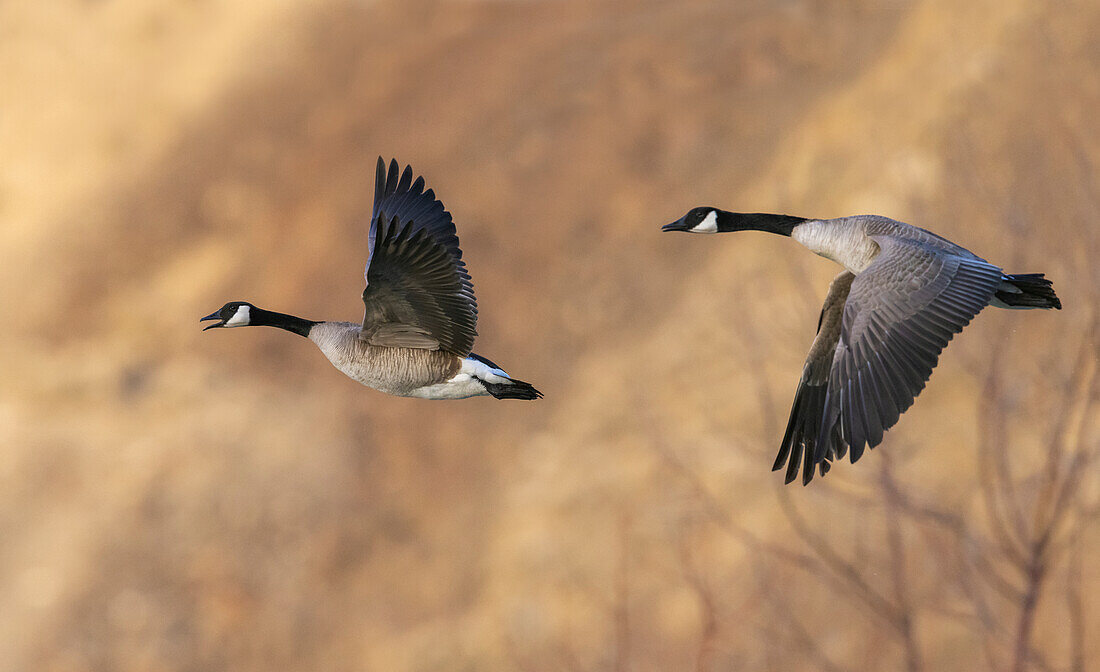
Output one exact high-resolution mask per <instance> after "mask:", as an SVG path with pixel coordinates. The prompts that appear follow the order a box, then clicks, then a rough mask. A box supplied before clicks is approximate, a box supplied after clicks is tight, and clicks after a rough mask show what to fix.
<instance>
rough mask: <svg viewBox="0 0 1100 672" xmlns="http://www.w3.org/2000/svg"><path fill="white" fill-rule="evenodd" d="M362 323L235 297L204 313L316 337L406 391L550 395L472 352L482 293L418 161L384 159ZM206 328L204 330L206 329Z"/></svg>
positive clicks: (359, 369) (350, 363) (394, 390)
mask: <svg viewBox="0 0 1100 672" xmlns="http://www.w3.org/2000/svg"><path fill="white" fill-rule="evenodd" d="M365 275H366V281H367V288H366V289H365V290H363V303H364V304H365V305H366V313H365V314H364V316H363V323H362V324H354V323H352V322H315V321H313V320H306V319H303V318H300V317H295V316H293V315H285V314H283V313H276V312H272V311H268V310H263V309H262V308H257V307H256V306H254V305H252V304H251V303H248V302H247V301H231V302H229V303H227V304H225V305H224V306H222V307H221V308H220V309H218V310H217V311H215V312H213V313H211V314H209V315H207V316H206V317H204V318H202V319H201V320H200V321H206V320H217V322H216V323H215V324H212V325H210V326H208V327H206V329H213V328H215V327H249V326H268V327H277V328H279V329H285V330H286V331H289V332H291V333H294V334H298V335H299V336H305V337H306V338H308V339H309V340H311V341H313V342H314V343H315V344H316V345H317V347H318V348H320V350H321V352H323V353H324V355H325V357H328V359H329V361H330V362H332V364H333V366H335V367H336V368H337V369H339V370H340V371H342V372H343V373H344V374H346V375H347V376H348V377H349V378H351V379H353V380H355V381H357V382H359V383H362V384H363V385H366V386H367V387H372V388H374V389H376V390H380V391H382V392H386V393H388V394H393V395H397V396H402V397H419V398H422V399H464V398H466V397H476V396H481V395H492V396H493V397H496V398H497V399H537V398H541V397H542V393H540V392H539V391H538V390H536V389H535V388H534V387H533V386H532V385H531V384H530V383H525V382H523V381H522V380H516V379H515V378H512V377H510V376H509V375H508V374H507V373H505V372H504V371H503V370H502V369H501V368H500V367H499V366H497V365H496V364H494V363H492V362H491V361H489V360H488V359H486V358H484V357H481V356H479V355H475V354H473V353H472V352H471V350H472V348H473V345H474V337H475V336H476V335H477V330H476V326H477V300H476V299H475V298H474V287H473V284H472V283H471V282H470V275H469V274H468V273H467V272H466V263H465V262H464V261H462V250H460V249H459V247H458V235H457V234H456V232H455V225H454V223H453V222H452V221H451V215H450V213H449V212H447V210H446V209H444V207H443V204H442V203H440V202H439V201H438V200H437V199H436V197H435V193H434V192H433V191H432V190H431V189H428V190H427V191H425V190H424V178H422V177H417V178H416V181H415V182H414V181H413V179H412V168H411V167H408V166H406V167H405V170H404V171H403V172H400V174H399V171H398V165H397V162H396V161H393V160H391V161H390V165H389V170H388V171H387V170H386V165H385V162H384V161H382V158H381V157H379V158H378V169H377V177H376V179H375V191H374V210H373V213H372V215H371V222H370V229H369V231H368V233H367V266H366V272H365ZM206 329H203V331H206Z"/></svg>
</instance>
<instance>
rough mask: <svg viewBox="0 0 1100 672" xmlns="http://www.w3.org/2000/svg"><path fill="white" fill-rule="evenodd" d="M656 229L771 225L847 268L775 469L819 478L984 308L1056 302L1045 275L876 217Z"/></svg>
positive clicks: (697, 215) (875, 431)
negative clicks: (1015, 270) (1011, 268)
mask: <svg viewBox="0 0 1100 672" xmlns="http://www.w3.org/2000/svg"><path fill="white" fill-rule="evenodd" d="M662 230H663V231H687V232H690V233H726V232H729V231H768V232H770V233H776V234H779V235H782V236H790V237H791V238H794V239H795V240H796V241H797V242H799V243H801V244H802V245H803V246H805V247H806V248H808V249H809V250H810V251H811V252H814V253H815V254H818V255H820V256H822V257H825V258H826V259H832V260H833V261H835V262H837V263H838V264H840V265H841V266H843V267H844V269H845V270H844V271H842V272H841V273H840V275H838V276H836V278H835V279H834V280H833V282H832V284H831V285H830V286H829V292H828V294H827V295H826V297H825V305H824V306H823V307H822V309H821V317H820V319H819V320H818V324H817V337H816V338H815V339H814V342H813V345H812V346H810V354H809V356H808V357H807V359H806V365H805V366H804V367H803V369H802V379H801V381H800V382H799V384H798V390H797V392H796V393H795V396H794V404H793V406H792V408H791V417H790V420H789V421H788V423H787V431H786V432H785V433H784V435H783V442H782V444H781V445H780V448H779V455H778V456H777V457H776V459H775V464H774V465H773V466H772V469H773V470H776V469H780V468H782V467H783V465H784V464H786V466H787V475H786V482H787V483H790V482H791V481H793V480H794V479H795V477H796V476H797V475H798V469H799V464H800V463H801V464H802V483H803V484H806V483H809V482H810V480H811V479H812V478H813V477H814V467H815V465H820V468H821V474H822V475H824V474H825V472H827V471H828V469H829V466H830V462H831V461H832V460H834V459H839V458H841V457H844V453H845V452H846V451H847V450H848V449H849V448H851V451H852V452H851V461H852V462H855V461H856V460H858V459H859V458H860V456H861V455H863V450H864V446H866V447H868V448H874V447H875V446H877V445H878V444H879V443H880V442H881V441H882V433H883V432H884V431H885V430H887V429H889V428H890V427H892V426H893V425H894V423H896V422H897V421H898V416H900V415H901V414H902V413H903V412H905V410H906V409H907V408H909V406H910V405H912V403H913V399H914V398H915V397H916V396H917V395H918V394H919V393H920V391H921V390H922V389H923V388H924V384H925V382H926V381H927V380H928V377H929V376H930V375H931V374H932V369H933V368H934V367H935V366H936V361H937V360H938V359H939V355H940V352H941V351H942V350H943V348H944V347H945V346H946V345H947V342H948V341H950V340H951V338H952V336H954V335H955V334H957V333H958V332H960V331H962V329H963V327H965V326H966V325H967V324H968V323H969V322H970V320H971V319H973V317H974V316H975V315H977V314H978V312H979V311H981V309H982V308H985V307H986V306H988V305H993V306H997V307H998V308H1057V309H1061V307H1062V303H1061V301H1059V300H1058V297H1057V296H1055V294H1054V289H1053V287H1052V286H1051V282H1050V281H1049V280H1047V279H1046V278H1044V277H1043V274H1042V273H1027V274H1023V275H1006V274H1005V273H1004V272H1003V271H1002V270H1001V269H1000V268H998V267H996V266H994V265H993V264H990V263H989V262H987V261H986V260H984V259H982V258H980V257H978V256H976V255H975V254H973V253H972V252H970V251H969V250H967V249H965V248H962V247H960V246H958V245H956V244H954V243H952V242H951V241H949V240H946V239H944V238H941V237H939V236H937V235H936V234H934V233H931V232H928V231H925V230H924V229H919V228H917V227H915V226H910V225H909V224H905V223H903V222H898V221H895V220H893V219H889V218H887V217H880V216H877V215H857V216H855V217H841V218H839V219H824V220H822V219H806V218H803V217H791V216H788V215H769V214H762V213H751V214H745V213H739V212H726V211H724V210H719V209H717V208H709V207H702V208H694V209H692V210H690V211H688V213H687V214H686V215H684V216H683V217H681V218H680V219H679V220H677V221H675V222H673V223H671V224H666V225H665V226H664V227H663V228H662Z"/></svg>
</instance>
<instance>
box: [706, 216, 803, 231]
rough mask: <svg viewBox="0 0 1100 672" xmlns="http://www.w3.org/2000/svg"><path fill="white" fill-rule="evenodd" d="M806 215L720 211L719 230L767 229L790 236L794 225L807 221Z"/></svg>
mask: <svg viewBox="0 0 1100 672" xmlns="http://www.w3.org/2000/svg"><path fill="white" fill-rule="evenodd" d="M805 221H806V218H805V217H792V216H791V215H771V214H768V213H764V212H725V211H723V210H719V211H718V232H719V233H726V232H729V231H766V232H768V233H775V234H778V235H780V236H789V235H791V231H793V230H794V227H796V226H798V225H799V224H801V223H802V222H805Z"/></svg>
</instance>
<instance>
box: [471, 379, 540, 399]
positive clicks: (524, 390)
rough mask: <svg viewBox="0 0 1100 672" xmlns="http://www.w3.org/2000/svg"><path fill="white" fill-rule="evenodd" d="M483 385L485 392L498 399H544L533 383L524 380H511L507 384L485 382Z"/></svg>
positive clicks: (482, 382)
mask: <svg viewBox="0 0 1100 672" xmlns="http://www.w3.org/2000/svg"><path fill="white" fill-rule="evenodd" d="M481 384H482V385H484V386H485V390H486V391H487V392H488V393H489V394H491V395H493V396H494V397H496V398H497V399H524V400H528V401H530V400H532V399H542V392H539V391H538V390H536V389H535V386H534V385H532V384H531V383H525V382H523V381H522V380H514V379H511V378H509V379H508V382H506V383H487V382H485V381H484V380H482V381H481Z"/></svg>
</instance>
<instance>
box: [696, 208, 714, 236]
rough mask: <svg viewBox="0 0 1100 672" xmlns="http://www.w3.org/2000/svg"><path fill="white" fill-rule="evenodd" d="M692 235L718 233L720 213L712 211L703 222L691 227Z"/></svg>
mask: <svg viewBox="0 0 1100 672" xmlns="http://www.w3.org/2000/svg"><path fill="white" fill-rule="evenodd" d="M691 232H692V233H718V211H716V210H711V211H710V212H709V213H707V216H706V217H704V218H703V221H701V222H699V223H698V224H696V225H695V226H693V227H691Z"/></svg>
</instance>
